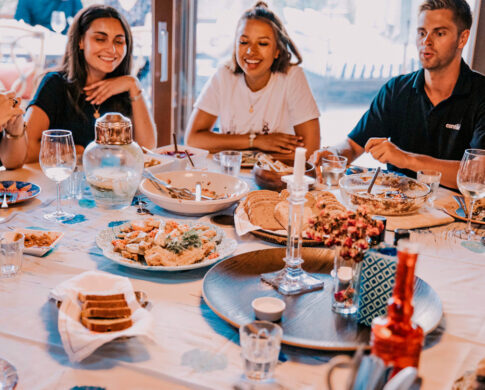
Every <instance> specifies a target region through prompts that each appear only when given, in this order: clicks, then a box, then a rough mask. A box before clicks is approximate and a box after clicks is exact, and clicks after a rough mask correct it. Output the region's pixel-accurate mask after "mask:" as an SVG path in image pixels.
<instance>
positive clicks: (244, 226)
mask: <svg viewBox="0 0 485 390" xmlns="http://www.w3.org/2000/svg"><path fill="white" fill-rule="evenodd" d="M234 227H235V228H236V233H237V235H238V236H243V235H244V234H246V233H249V232H252V231H254V230H260V229H261V230H264V231H265V232H271V233H273V234H277V235H280V236H286V235H287V234H288V232H287V231H286V230H283V229H282V230H273V231H269V230H265V229H263V228H262V227H261V226H258V225H253V224H252V223H251V221H250V220H249V215H248V214H247V213H246V210H244V205H243V203H242V202H241V203H240V204H239V206H237V208H236V211H235V212H234Z"/></svg>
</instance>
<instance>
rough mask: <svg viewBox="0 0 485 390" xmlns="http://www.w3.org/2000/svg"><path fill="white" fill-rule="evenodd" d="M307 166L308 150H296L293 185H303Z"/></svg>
mask: <svg viewBox="0 0 485 390" xmlns="http://www.w3.org/2000/svg"><path fill="white" fill-rule="evenodd" d="M305 165H306V149H305V148H299V147H298V148H296V151H295V163H294V165H293V183H294V184H303V182H304V181H303V177H304V176H305Z"/></svg>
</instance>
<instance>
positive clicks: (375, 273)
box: [357, 249, 397, 326]
mask: <svg viewBox="0 0 485 390" xmlns="http://www.w3.org/2000/svg"><path fill="white" fill-rule="evenodd" d="M362 262H363V263H362V271H361V276H360V278H361V279H360V293H359V299H360V303H359V311H358V313H357V321H358V322H360V323H362V324H364V325H367V326H371V324H372V320H373V319H374V318H375V317H378V316H384V315H386V313H387V304H388V302H387V301H388V300H389V298H390V297H391V295H392V290H393V288H394V279H395V276H396V265H397V257H396V256H389V255H385V254H382V253H380V252H379V251H378V250H376V249H370V250H368V251H367V252H366V253H365V255H364V260H362Z"/></svg>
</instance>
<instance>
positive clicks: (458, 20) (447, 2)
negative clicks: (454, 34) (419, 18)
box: [419, 0, 473, 33]
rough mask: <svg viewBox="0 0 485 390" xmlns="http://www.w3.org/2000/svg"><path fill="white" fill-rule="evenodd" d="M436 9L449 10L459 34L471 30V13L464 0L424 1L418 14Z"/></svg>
mask: <svg viewBox="0 0 485 390" xmlns="http://www.w3.org/2000/svg"><path fill="white" fill-rule="evenodd" d="M438 9H449V10H450V11H451V12H453V19H454V22H455V24H456V26H457V27H458V32H459V33H461V32H463V31H464V30H469V29H470V28H471V26H472V20H473V18H472V12H471V10H470V6H469V5H468V3H467V2H466V0H424V2H423V3H422V4H421V5H420V6H419V13H421V12H423V11H435V10H438Z"/></svg>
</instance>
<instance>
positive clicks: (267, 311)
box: [251, 297, 286, 321]
mask: <svg viewBox="0 0 485 390" xmlns="http://www.w3.org/2000/svg"><path fill="white" fill-rule="evenodd" d="M251 306H252V307H253V310H254V314H255V315H256V318H258V319H260V320H262V321H279V320H280V319H281V316H282V315H283V312H284V311H285V308H286V303H285V302H284V301H282V300H281V299H279V298H273V297H260V298H256V299H253V301H252V302H251Z"/></svg>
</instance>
